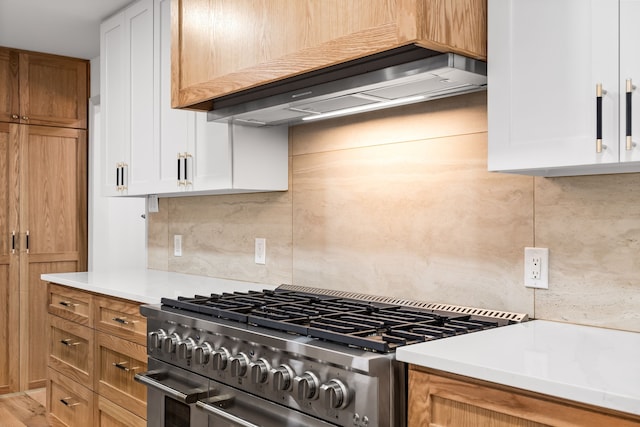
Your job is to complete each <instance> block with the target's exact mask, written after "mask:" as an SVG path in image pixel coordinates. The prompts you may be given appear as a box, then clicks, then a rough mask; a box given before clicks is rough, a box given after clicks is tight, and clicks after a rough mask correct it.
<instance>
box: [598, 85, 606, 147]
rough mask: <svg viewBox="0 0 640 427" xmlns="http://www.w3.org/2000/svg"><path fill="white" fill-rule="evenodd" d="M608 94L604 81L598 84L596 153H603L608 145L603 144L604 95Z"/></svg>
mask: <svg viewBox="0 0 640 427" xmlns="http://www.w3.org/2000/svg"><path fill="white" fill-rule="evenodd" d="M606 94H607V91H606V90H602V83H598V84H596V153H602V150H606V148H607V146H606V145H603V144H602V97H603V96H604V95H606Z"/></svg>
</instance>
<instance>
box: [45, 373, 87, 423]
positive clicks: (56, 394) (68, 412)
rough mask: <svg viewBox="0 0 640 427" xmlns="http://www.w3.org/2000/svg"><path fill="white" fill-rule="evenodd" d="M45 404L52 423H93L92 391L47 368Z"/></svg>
mask: <svg viewBox="0 0 640 427" xmlns="http://www.w3.org/2000/svg"><path fill="white" fill-rule="evenodd" d="M48 382H49V384H48V387H47V406H48V408H49V412H50V413H49V416H50V418H51V422H52V425H62V426H69V427H73V426H78V427H86V426H89V425H93V403H94V402H93V392H92V391H91V390H89V389H88V388H86V387H83V386H81V385H80V384H78V383H76V382H75V381H73V380H71V379H69V378H68V377H66V376H64V375H62V374H60V373H58V372H56V371H55V370H53V369H49V379H48Z"/></svg>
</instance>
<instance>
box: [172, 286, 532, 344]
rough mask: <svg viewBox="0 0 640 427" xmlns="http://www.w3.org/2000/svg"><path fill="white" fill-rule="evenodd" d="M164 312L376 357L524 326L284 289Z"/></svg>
mask: <svg viewBox="0 0 640 427" xmlns="http://www.w3.org/2000/svg"><path fill="white" fill-rule="evenodd" d="M301 289H302V290H301ZM345 295H347V296H349V297H345ZM352 296H353V297H352ZM162 307H163V309H170V310H172V311H179V312H184V314H187V313H189V312H191V313H197V314H198V316H199V317H202V316H206V317H210V318H212V320H214V319H215V318H221V319H227V320H230V321H233V322H238V323H241V324H247V325H255V326H260V327H263V328H268V329H273V330H278V331H284V332H287V333H289V334H295V335H300V336H308V337H312V338H317V339H321V340H325V341H329V342H334V343H338V344H343V345H347V346H350V347H356V348H361V349H364V350H367V351H374V352H379V353H390V352H393V351H395V349H396V348H397V347H400V346H403V345H407V344H414V343H419V342H424V341H431V340H435V339H439V338H445V337H450V336H454V335H460V334H465V333H469V332H475V331H479V330H483V329H488V328H494V327H498V326H503V325H506V324H509V323H513V322H515V321H521V320H522V315H517V314H514V313H505V312H490V311H488V310H479V309H469V308H463V309H462V310H461V309H460V308H459V307H455V306H443V305H428V306H427V307H429V308H423V307H421V306H420V307H412V306H410V305H407V304H406V302H404V301H401V303H396V300H393V299H388V298H380V297H376V298H370V297H369V296H366V295H361V294H352V293H343V292H327V291H325V290H319V289H315V288H308V291H307V288H301V287H296V286H288V285H283V286H281V287H279V288H277V289H275V290H264V291H261V292H234V293H223V294H211V295H206V296H205V295H195V296H191V297H178V298H177V299H170V298H163V299H162ZM495 313H498V314H497V315H496V314H495Z"/></svg>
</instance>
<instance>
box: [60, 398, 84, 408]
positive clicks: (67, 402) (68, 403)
mask: <svg viewBox="0 0 640 427" xmlns="http://www.w3.org/2000/svg"><path fill="white" fill-rule="evenodd" d="M60 402H62V404H63V405H65V406H69V407H73V406H78V405H79V404H80V402H73V397H65V398H62V399H60Z"/></svg>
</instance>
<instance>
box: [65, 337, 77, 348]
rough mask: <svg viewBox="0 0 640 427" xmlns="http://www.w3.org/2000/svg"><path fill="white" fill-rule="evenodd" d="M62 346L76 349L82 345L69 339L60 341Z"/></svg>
mask: <svg viewBox="0 0 640 427" xmlns="http://www.w3.org/2000/svg"><path fill="white" fill-rule="evenodd" d="M60 344H63V345H66V346H67V347H75V346H77V345H80V343H79V342H73V340H72V339H71V338H67V339H66V340H60Z"/></svg>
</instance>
